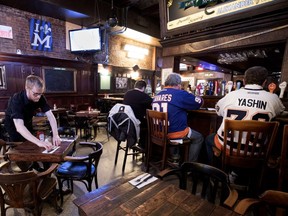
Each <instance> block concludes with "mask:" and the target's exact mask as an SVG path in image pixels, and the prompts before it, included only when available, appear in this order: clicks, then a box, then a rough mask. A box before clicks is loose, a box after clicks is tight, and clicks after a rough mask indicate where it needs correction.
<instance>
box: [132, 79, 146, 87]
mask: <svg viewBox="0 0 288 216" xmlns="http://www.w3.org/2000/svg"><path fill="white" fill-rule="evenodd" d="M146 86H147V84H146V82H145V81H144V80H138V81H137V82H136V83H135V85H134V88H138V89H142V88H143V87H144V89H145V88H146Z"/></svg>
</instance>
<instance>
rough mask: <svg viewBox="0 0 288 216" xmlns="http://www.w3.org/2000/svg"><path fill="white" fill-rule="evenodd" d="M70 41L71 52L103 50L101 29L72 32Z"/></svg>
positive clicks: (70, 32)
mask: <svg viewBox="0 0 288 216" xmlns="http://www.w3.org/2000/svg"><path fill="white" fill-rule="evenodd" d="M69 39H70V50H71V52H95V51H98V50H101V31H100V29H99V28H90V29H76V30H70V31H69Z"/></svg>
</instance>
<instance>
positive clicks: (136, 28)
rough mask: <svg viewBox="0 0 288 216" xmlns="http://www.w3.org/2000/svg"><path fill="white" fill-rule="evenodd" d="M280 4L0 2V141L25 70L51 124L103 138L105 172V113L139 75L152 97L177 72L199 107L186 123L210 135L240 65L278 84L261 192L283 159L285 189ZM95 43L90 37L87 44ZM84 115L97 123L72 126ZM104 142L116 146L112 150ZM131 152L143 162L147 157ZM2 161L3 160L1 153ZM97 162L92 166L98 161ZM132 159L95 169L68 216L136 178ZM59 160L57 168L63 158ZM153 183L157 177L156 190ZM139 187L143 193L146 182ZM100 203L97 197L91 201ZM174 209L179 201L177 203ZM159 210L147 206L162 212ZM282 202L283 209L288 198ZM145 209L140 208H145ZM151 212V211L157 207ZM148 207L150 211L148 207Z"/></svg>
mask: <svg viewBox="0 0 288 216" xmlns="http://www.w3.org/2000/svg"><path fill="white" fill-rule="evenodd" d="M201 2H202V1H201ZM203 2H204V1H203ZM287 10H288V1H287V0H258V1H256V0H254V1H253V0H251V1H249V0H227V1H226V0H225V1H213V0H210V1H206V4H205V3H201V4H200V3H197V1H192V0H191V1H173V0H163V1H162V0H160V1H157V0H151V1H139V0H136V1H133V0H114V1H113V0H112V1H110V0H86V1H75V2H74V1H73V2H70V1H57V0H50V1H45V0H27V1H25V2H24V1H23V2H19V1H16V0H1V1H0V114H1V115H0V116H1V128H0V129H1V134H0V135H1V137H0V138H1V139H2V140H4V141H5V142H7V143H9V137H8V136H7V133H5V129H4V126H3V125H4V122H3V121H4V117H5V110H6V108H7V105H8V102H9V99H10V97H11V96H12V95H13V94H14V93H16V92H19V91H21V90H23V89H25V88H24V87H25V79H26V77H27V76H28V75H31V74H33V75H37V76H40V77H42V78H43V79H44V81H45V87H46V89H45V92H44V95H45V97H46V99H47V101H48V103H49V105H50V106H51V109H52V111H53V113H54V115H55V117H56V119H57V124H58V127H67V126H69V127H71V128H76V135H78V137H77V140H75V142H76V143H78V142H83V141H88V142H89V141H98V142H100V143H101V142H102V141H103V140H104V141H103V142H102V144H103V152H104V153H103V155H105V157H104V159H103V160H105V164H107V163H109V166H108V167H109V168H111V167H114V162H113V161H114V154H115V151H116V146H117V142H116V140H115V139H114V138H113V137H111V136H109V135H108V137H107V135H106V132H107V131H108V126H107V121H106V120H107V115H108V113H109V111H110V109H111V108H112V107H113V106H114V105H115V104H117V103H122V102H123V97H124V94H125V92H126V91H128V90H129V89H133V87H134V84H135V82H136V81H137V80H140V79H143V80H145V81H146V83H147V88H146V93H147V94H148V95H149V96H151V97H154V96H155V95H156V94H157V93H158V92H159V91H160V90H161V89H162V88H163V85H164V80H165V78H166V77H167V75H169V74H170V73H172V72H175V73H179V74H180V75H181V77H182V89H183V90H185V91H188V92H190V93H192V94H194V95H199V96H201V97H203V99H204V105H203V106H202V107H201V109H200V110H193V111H192V110H188V111H187V114H188V125H189V126H190V127H191V128H192V129H195V130H197V131H199V132H200V133H201V134H202V135H203V136H204V137H206V136H208V135H209V134H211V133H213V132H216V131H217V129H218V128H219V126H220V124H221V122H222V118H221V117H219V116H217V114H216V112H215V109H214V108H215V104H216V103H217V101H219V100H220V99H221V98H223V97H224V96H225V94H226V93H227V91H228V90H227V86H230V90H231V91H236V90H237V89H239V88H241V87H242V86H243V78H244V72H245V70H246V69H248V68H249V67H252V66H263V67H265V68H267V70H268V71H269V76H268V80H267V81H268V82H267V83H266V86H265V87H264V88H265V89H266V90H267V91H269V90H268V85H269V84H271V83H274V84H275V85H276V89H275V90H274V92H273V93H275V94H277V95H278V96H279V97H280V98H281V101H282V103H283V105H284V106H285V111H284V112H283V113H282V114H281V115H280V116H277V117H276V118H275V119H274V120H273V121H277V122H279V128H278V131H277V135H276V139H275V145H274V147H275V148H274V149H273V151H272V152H273V154H275V155H276V156H275V155H273V156H275V157H276V158H277V159H275V160H274V161H273V163H274V164H273V165H271V166H270V168H269V170H268V171H267V172H268V174H267V175H270V177H268V178H266V179H268V180H269V181H267V182H265V186H266V189H267V190H268V189H270V190H275V189H277V183H275V182H278V172H279V164H278V163H279V161H281V162H282V163H284V162H286V164H284V165H283V166H284V169H283V170H284V171H283V170H281V171H280V172H281V176H282V177H281V178H284V179H281V180H282V181H283V182H284V183H283V184H284V186H283V187H281V189H279V188H278V189H279V190H281V191H283V192H287V193H288V184H287V180H288V160H287V158H288V155H287V154H288V151H287V150H286V152H284V154H283V151H284V150H285V149H284V148H283V146H282V145H284V143H285V142H284V141H285V140H283V139H285V138H283V137H285V133H284V131H285V130H284V127H285V125H286V124H287V122H288V121H287V119H288V118H287V116H288V115H287V111H288V94H287V91H288V89H287V88H283V87H282V86H281V85H280V84H284V83H285V82H288V13H287ZM87 29H88V30H89V29H90V30H95V29H96V32H93V33H91V34H92V35H93V39H91V40H90V38H89V36H91V34H90V35H89V33H88V32H87V33H88V34H87V35H86V36H84V35H83V34H84V30H87ZM77 32H78V36H82V38H81V39H80V40H79V41H76V40H77ZM82 33H83V34H82ZM83 37H84V39H83ZM95 38H96V39H95ZM73 40H74V42H73ZM83 41H85V42H87V41H88V43H83ZM95 41H97V43H95V44H94V42H95ZM79 43H83V44H79ZM92 44H93V45H92ZM78 45H79V47H77V46H78ZM94 45H95V46H94ZM81 49H82V50H81ZM228 84H229V85H228ZM230 90H229V91H230ZM79 111H80V112H79ZM84 111H85V112H84ZM86 111H88V114H87V115H89V118H90V120H91V119H93V118H94V120H95V119H96V123H99V122H102V123H101V124H96V123H95V121H93V120H92V121H89V122H85V124H86V125H80V126H79V125H78V126H75V124H78V123H79V122H77V123H76V122H75V121H76V120H75V116H77V115H76V113H77V112H78V115H81V112H82V114H83V113H85V114H83V115H86ZM39 116H40V117H39ZM101 116H102V119H101V118H100V117H101ZM37 117H38V118H37ZM78 117H79V116H78ZM103 119H104V120H103ZM34 121H35V122H34V124H35V125H36V126H35V134H37V131H38V132H39V131H44V130H45V131H47V128H45V127H46V125H45V121H46V120H45V118H44V120H43V115H41V114H37V116H35V119H34ZM37 121H39V122H37ZM43 122H44V123H43ZM83 124H84V123H83ZM96 125H97V126H96ZM99 125H102V126H103V128H105V129H106V130H107V131H106V130H102V129H101V128H100V130H99V129H98V127H100V126H99ZM83 128H84V130H82V129H83ZM48 129H49V128H48ZM82 132H84V135H83V134H82ZM92 132H93V133H92ZM107 133H108V132H107ZM75 137H76V136H75ZM102 138H103V139H102ZM106 138H107V139H106ZM104 143H105V144H104ZM107 143H108V144H107ZM109 148H115V149H114V150H113V151H112V150H111V149H109ZM283 149H284V150H283ZM66 150H67V151H68V149H66ZM66 150H65V151H66ZM5 151H6V150H5ZM281 151H282V154H281ZM105 152H106V153H105ZM107 152H110V153H111V152H112V153H113V155H112V153H111V155H109V156H107V155H108V153H107ZM121 154H122V153H121ZM123 154H124V153H123ZM8 155H9V154H8ZM11 155H12V154H11ZM103 155H102V158H103ZM122 156H123V155H122ZM122 156H121V159H122ZM139 157H140V158H141V157H143V158H145V155H141V156H139ZM3 158H5V159H7V157H6V156H3ZM8 158H9V156H8ZM55 158H56V157H55ZM57 158H58V157H57ZM102 158H100V163H99V166H101V165H103V163H102V164H101V159H102ZM201 159H202V158H201ZM204 159H205V156H204ZM3 160H4V159H3ZM55 160H56V159H55ZM136 160H138V162H137V163H136V165H135V163H134V162H133V160H132V157H131V158H130V157H128V159H127V163H132V164H133V166H134V165H135V166H136V167H138V168H136V170H134V168H133V169H132V170H131V169H130V167H129V166H128V169H127V170H126V171H124V172H123V173H121V172H120V171H121V168H122V165H121V166H120V164H121V162H122V161H121V162H118V165H117V166H116V165H115V167H117V169H119V170H120V171H119V170H118V171H115V169H114V171H115V173H117V175H116V174H115V173H114V174H111V176H109V177H107V176H105V175H106V174H105V171H104V170H105V166H104V165H103V166H104V168H103V167H102V168H100V170H102V171H103V172H104V173H99V171H98V180H99V182H100V183H99V188H98V189H97V188H96V187H94V185H93V186H92V192H91V193H89V192H88V191H87V190H86V189H83V191H85V193H84V194H81V196H80V195H79V197H75V198H77V199H75V200H74V203H72V201H69V202H71V203H70V204H71V205H73V206H74V205H76V206H77V208H76V209H77V211H78V212H77V213H76V214H75V215H93V211H92V212H91V209H93V206H89V205H88V201H89V200H90V201H91V200H93V202H91V203H94V204H95V208H99V207H102V206H101V204H99V203H97V199H99V197H97V196H100V195H101V193H103V194H104V193H108V192H109V191H108V189H107V188H108V187H104V186H105V185H108V184H109V183H112V186H113V185H114V187H115V186H116V185H117V186H119V187H120V186H121V185H120V184H119V182H118V183H115V179H116V180H117V179H118V180H119V179H120V180H121V183H123V184H124V180H125V182H127V181H128V180H131V179H133V178H135V177H136V176H137V175H138V176H139V175H140V174H143V173H144V172H145V163H146V162H145V159H143V160H142V161H141V159H140V161H139V159H138V158H137V157H136ZM48 161H49V160H48ZM118 161H120V159H118ZM283 161H284V162H283ZM50 162H54V161H50ZM281 162H280V163H281ZM58 163H59V164H61V161H59V162H58ZM139 163H140V165H139ZM271 163H272V162H271ZM99 166H98V167H99ZM271 167H273V168H271ZM111 169H112V168H111ZM135 172H136V174H135ZM282 172H284V174H283V175H282ZM150 173H151V174H152V175H154V176H157V174H159V173H157V172H156V171H155V170H153V169H152V171H150ZM109 175H110V172H109ZM101 176H105V177H103V178H104V179H105V180H101ZM271 176H273V179H271V178H272V177H271ZM165 178H166V177H165ZM165 178H163V179H164V180H163V181H165ZM0 179H1V176H0ZM263 179H264V178H263ZM168 180H169V178H168ZM157 181H158V180H157ZM113 182H114V183H113ZM177 183H178V182H177ZM72 184H73V183H72ZM74 184H76V183H74ZM165 184H166V183H165ZM269 184H270V185H269ZM77 185H78V184H77ZM79 185H80V184H79ZM159 185H160V183H159V182H157V185H156V186H157V187H158V186H159ZM126 186H127V185H126ZM156 186H155V187H156ZM77 187H78V186H77ZM127 187H128V186H127ZM146 187H147V186H146ZM157 187H156V188H157ZM57 188H58V186H57ZM101 188H102V189H101ZM159 188H160V186H159ZM112 190H114V189H113V187H111V191H112ZM139 190H140V191H141V192H142V191H143V193H144V192H146V191H145V187H144V188H141V189H139ZM161 190H162V189H161ZM161 190H160V189H159V191H161ZM107 191H108V192H107ZM116 191H117V190H116ZM120 192H121V191H120ZM120 192H119V193H120ZM262 192H263V191H262ZM111 193H113V191H112V192H111ZM114 193H116V192H114ZM137 193H138V192H137ZM110 195H111V194H110ZM136 195H137V194H136ZM136 195H135V196H136ZM257 195H260V194H257ZM107 196H108V197H109V194H108V195H107ZM111 196H112V195H111ZM151 196H152V195H151ZM241 196H242V194H241V192H239V199H240V198H245V196H244V195H243V197H241ZM283 196H284V195H283ZM115 197H117V196H116V195H115ZM131 198H132V197H131ZM254 198H258V196H256V197H254ZM107 199H108V198H107ZM155 199H156V198H155ZM99 200H100V199H99ZM111 200H112V198H111ZM151 200H153V199H152V198H151ZM151 200H148V201H151ZM276 200H278V198H276ZM101 201H103V200H100V201H99V202H101ZM148 201H147V202H148ZM64 202H65V200H64ZM103 202H104V201H103ZM139 202H140V201H139ZM151 202H152V201H151ZM106 203H107V202H106ZM115 203H116V201H115ZM115 203H113V205H112V206H114V207H115V209H118V210H119V211H120V209H121V208H122V209H121V212H118V213H119V214H124V210H123V209H125V214H129V213H131V214H133V213H135V212H137V213H138V214H139V215H141V211H143V212H144V210H145V209H143V208H140V207H139V206H140V205H141V204H143V203H140V204H139V205H138V206H137V207H138V209H137V208H136V207H135V209H132V210H131V209H130V212H129V211H128V212H127V211H126V210H127V208H128V207H127V206H126V205H128V204H129V203H126V204H125V203H124V204H123V203H120V202H119V203H118V205H116V204H115ZM123 205H124V206H126V208H125V207H123ZM143 205H144V206H145V204H143ZM146 205H147V204H146ZM179 205H180V204H179V203H178V205H177V207H179ZM203 205H204V204H203ZM103 206H104V205H103ZM121 206H122V207H121ZM159 206H160V204H159ZM159 206H157V207H155V208H159V209H161V206H160V207H159ZM62 207H63V208H64V207H65V204H64V205H63V206H62ZM142 207H143V206H142ZM226 207H227V206H226ZM282 207H284V208H286V210H287V208H288V204H287V203H286V206H282ZM131 208H132V207H131ZM145 208H147V209H148V207H147V206H146V207H145ZM162 208H164V207H163V206H162ZM179 208H180V207H179ZM105 209H106V207H105ZM115 209H114V210H113V211H114V212H113V211H112V209H109V208H108V209H107V212H106V213H108V212H109V214H110V215H115V214H113V213H116V212H115ZM159 209H157V210H158V211H160V210H159ZM175 209H176V207H175ZM226 209H229V211H231V214H233V215H240V214H239V212H237V213H236V212H235V211H234V209H233V208H231V207H230V208H228V207H227V208H226ZM178 210H179V209H178ZM182 210H183V209H182ZM222 210H223V209H221V211H222ZM1 211H3V210H1ZM51 211H53V210H51ZM147 211H148V214H149V213H151V212H152V211H156V210H155V209H154V210H147ZM179 211H180V210H179ZM187 211H188V210H187ZM63 212H65V209H64V211H63ZM104 212H105V211H104ZM176 212H177V211H175V212H174V213H173V211H171V213H170V215H176ZM188 212H189V211H188ZM191 212H193V210H190V214H191ZM50 213H51V212H50ZM94 213H95V212H94ZM156 213H157V212H156ZM158 213H159V212H158ZM186 213H187V212H186ZM43 214H45V209H44V210H43ZM52 214H54V212H53V213H52ZM103 214H104V213H103ZM143 214H144V213H143ZM202 214H205V213H202ZM211 214H212V212H211ZM277 214H279V215H285V212H284V213H283V211H281V212H280V211H278V213H277ZM287 214H288V211H287V212H286V215H287ZM60 215H61V213H60ZM63 215H64V214H63ZM73 215H74V214H73ZM159 215H161V214H159ZM207 215H208V214H207Z"/></svg>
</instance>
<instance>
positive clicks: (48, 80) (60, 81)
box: [43, 67, 77, 93]
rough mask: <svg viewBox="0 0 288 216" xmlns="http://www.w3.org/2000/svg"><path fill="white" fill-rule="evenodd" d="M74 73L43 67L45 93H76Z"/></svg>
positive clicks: (64, 69)
mask: <svg viewBox="0 0 288 216" xmlns="http://www.w3.org/2000/svg"><path fill="white" fill-rule="evenodd" d="M76 73H77V71H76V70H75V69H69V68H56V67H54V68H53V67H44V68H43V77H44V81H45V87H46V90H45V92H47V93H62V92H76Z"/></svg>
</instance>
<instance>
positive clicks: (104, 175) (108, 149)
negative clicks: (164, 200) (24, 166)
mask: <svg viewBox="0 0 288 216" xmlns="http://www.w3.org/2000/svg"><path fill="white" fill-rule="evenodd" d="M95 141H98V142H101V143H102V144H103V153H102V155H101V158H100V161H99V165H98V184H99V187H101V186H103V185H105V184H107V183H109V182H110V181H112V180H113V179H116V178H119V177H121V176H122V175H126V174H128V173H131V172H134V171H140V170H141V169H142V167H143V170H145V169H144V164H143V163H142V160H141V156H139V157H138V158H137V160H135V161H133V160H132V156H128V157H127V162H126V168H125V172H124V173H122V164H123V156H124V151H120V152H119V156H118V163H117V165H116V166H115V165H114V159H115V154H116V146H117V142H116V140H115V139H114V138H113V137H110V139H109V141H108V139H107V134H106V132H105V130H104V129H102V128H101V129H100V131H99V132H98V135H97V137H96V139H95ZM92 190H95V184H94V182H93V184H92ZM85 193H87V190H86V187H85V186H84V184H83V183H82V182H77V181H75V182H74V191H73V194H68V195H65V196H64V204H63V206H62V208H63V212H62V213H61V214H60V215H61V216H62V215H63V216H66V215H69V216H78V215H79V214H78V209H77V207H76V206H75V205H74V204H73V200H74V199H75V198H77V197H79V196H81V195H83V194H85ZM24 215H27V213H25V212H24V210H22V209H9V210H8V211H7V216H24ZM28 215H30V214H28ZM51 215H52V216H54V215H55V216H56V215H57V214H56V213H55V210H54V208H52V206H51V205H50V204H49V203H44V206H43V211H42V216H51Z"/></svg>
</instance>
